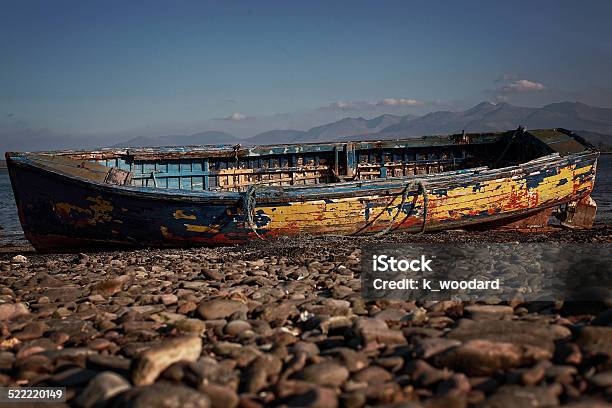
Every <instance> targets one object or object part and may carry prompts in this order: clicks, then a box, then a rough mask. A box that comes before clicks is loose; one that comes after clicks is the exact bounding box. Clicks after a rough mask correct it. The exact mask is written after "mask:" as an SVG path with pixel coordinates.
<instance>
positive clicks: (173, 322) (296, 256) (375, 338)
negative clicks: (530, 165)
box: [0, 224, 612, 408]
mask: <svg viewBox="0 0 612 408" xmlns="http://www.w3.org/2000/svg"><path fill="white" fill-rule="evenodd" d="M547 241H548V242H551V241H555V242H567V243H568V244H570V245H571V244H572V243H576V242H601V243H610V242H612V225H610V224H606V225H602V226H600V227H597V228H594V229H592V230H586V231H567V230H558V231H554V232H550V233H536V232H532V233H515V232H511V231H505V232H504V231H488V232H465V231H457V230H455V231H446V232H441V233H431V234H424V235H406V234H402V235H401V236H397V235H389V236H384V237H382V238H376V237H364V238H359V239H351V238H342V237H321V238H312V237H292V238H279V239H276V240H274V241H253V242H251V243H249V244H247V245H243V246H232V247H218V248H188V249H142V250H137V251H133V250H129V251H114V252H92V253H87V254H44V255H42V254H36V253H29V254H25V255H26V256H16V257H13V254H7V253H5V254H0V270H1V271H2V273H1V274H0V290H1V291H2V293H3V301H4V303H3V304H1V305H0V312H1V313H3V317H4V322H5V324H4V326H3V327H4V329H3V332H2V333H1V335H0V337H1V339H0V340H1V344H2V348H3V351H2V353H1V357H2V358H1V359H0V360H1V361H0V363H2V371H3V372H2V375H1V376H0V382H1V384H2V386H15V385H16V384H20V385H21V386H40V387H42V386H55V387H58V386H65V387H67V397H68V398H67V399H68V401H67V403H68V405H70V406H76V405H83V404H84V402H85V401H88V402H87V403H88V404H90V403H91V404H90V405H88V406H94V405H95V404H94V402H96V401H97V399H100V398H101V399H106V398H109V397H106V394H105V390H107V388H106V384H113V386H115V385H120V386H121V387H120V391H118V392H117V393H116V394H114V395H113V396H112V399H111V400H109V401H105V403H106V406H131V405H130V403H131V402H132V401H134V400H137V401H141V402H142V401H147V403H144V402H142V404H140V405H142V406H156V405H155V404H154V402H155V401H157V400H166V399H168V398H170V397H173V398H174V397H175V398H178V399H181V400H182V401H192V402H193V401H197V404H196V403H194V406H202V407H208V406H212V407H213V408H214V407H226V406H227V407H238V406H242V407H247V406H248V407H261V408H263V407H265V406H318V407H338V406H343V407H345V406H350V407H363V406H366V405H368V406H379V405H384V404H390V405H388V406H395V405H392V404H401V403H405V404H408V406H410V407H414V408H433V407H447V406H453V407H466V406H470V407H472V406H515V405H516V401H517V400H525V401H529V403H530V404H532V405H534V406H535V405H538V406H557V405H559V404H566V403H577V404H584V405H576V406H594V405H589V404H594V402H595V401H596V402H603V401H605V400H606V399H607V398H608V397H609V396H610V383H609V380H607V379H608V378H609V377H608V375H609V371H606V370H609V363H604V361H610V359H611V358H612V352H611V350H612V327H608V326H609V325H610V324H611V323H612V320H610V319H611V317H612V315H611V314H610V307H609V306H610V305H609V304H605V303H602V302H599V303H597V302H582V303H570V302H566V303H564V302H561V301H557V302H523V301H520V300H518V299H517V300H516V301H514V300H513V301H511V302H502V301H500V300H499V299H495V298H491V299H488V300H487V302H479V303H474V302H459V301H442V302H414V301H401V300H394V299H381V300H376V301H368V300H364V299H363V297H362V293H361V284H362V283H361V260H360V257H361V249H360V248H364V247H366V246H367V245H369V244H372V243H396V244H402V245H405V244H409V243H411V242H418V243H432V244H433V243H439V242H461V243H474V244H479V243H485V242H547ZM20 255H21V254H20ZM177 350H180V352H177ZM606 364H607V365H606ZM209 402H210V404H209ZM483 404H484V405H483ZM140 405H139V406H140Z"/></svg>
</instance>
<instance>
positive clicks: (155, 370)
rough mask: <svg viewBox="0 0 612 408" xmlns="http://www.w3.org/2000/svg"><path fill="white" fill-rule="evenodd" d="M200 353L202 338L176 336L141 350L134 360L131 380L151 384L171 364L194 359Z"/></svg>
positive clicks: (139, 383) (136, 383)
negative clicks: (143, 350)
mask: <svg viewBox="0 0 612 408" xmlns="http://www.w3.org/2000/svg"><path fill="white" fill-rule="evenodd" d="M201 353H202V340H201V339H200V338H199V337H195V336H186V337H177V338H174V339H171V340H166V341H165V342H163V343H162V344H161V345H158V346H156V347H153V348H151V349H149V350H147V351H145V352H143V353H142V354H141V355H140V356H139V358H138V359H137V360H136V361H135V364H134V368H133V370H132V382H133V383H134V384H135V385H146V384H151V383H153V382H154V381H155V379H156V378H157V377H158V376H159V374H161V372H162V371H164V370H165V369H166V368H167V367H169V366H170V365H171V364H173V363H176V362H177V361H195V360H197V359H198V358H199V357H200V354H201Z"/></svg>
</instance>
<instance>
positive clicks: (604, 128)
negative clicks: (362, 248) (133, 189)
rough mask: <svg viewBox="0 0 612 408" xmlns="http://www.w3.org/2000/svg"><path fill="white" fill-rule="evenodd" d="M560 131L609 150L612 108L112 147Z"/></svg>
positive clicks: (487, 110) (354, 123)
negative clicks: (568, 131) (522, 128)
mask: <svg viewBox="0 0 612 408" xmlns="http://www.w3.org/2000/svg"><path fill="white" fill-rule="evenodd" d="M519 125H524V126H527V128H528V129H539V128H554V127H561V128H566V129H571V130H575V131H584V133H583V134H584V136H585V137H587V138H588V139H589V140H591V142H592V143H594V144H603V145H607V146H610V145H612V136H611V135H612V108H597V107H593V106H589V105H586V104H583V103H580V102H560V103H552V104H549V105H546V106H543V107H541V108H528V107H522V106H514V105H510V104H508V103H498V104H494V103H490V102H482V103H479V104H478V105H476V106H474V107H472V108H470V109H468V110H465V111H459V112H451V111H438V112H432V113H428V114H426V115H423V116H414V115H405V116H398V115H381V116H378V117H375V118H373V119H364V118H344V119H341V120H339V121H336V122H332V123H328V124H325V125H322V126H317V127H313V128H311V129H309V130H307V131H302V130H270V131H267V132H263V133H259V134H257V135H255V136H252V137H249V138H242V139H241V138H237V137H235V136H233V135H231V134H229V133H225V132H217V131H207V132H202V133H196V134H193V135H169V136H159V137H137V138H134V139H130V140H128V141H126V142H122V143H119V144H117V145H115V146H114V147H145V146H151V147H154V146H171V145H200V144H225V143H228V144H234V143H240V144H243V145H258V144H284V143H311V142H326V141H345V140H366V139H370V140H381V139H396V138H403V137H416V136H423V135H434V134H449V133H458V132H461V131H462V130H465V131H468V132H486V131H499V130H508V129H514V128H516V127H518V126H519Z"/></svg>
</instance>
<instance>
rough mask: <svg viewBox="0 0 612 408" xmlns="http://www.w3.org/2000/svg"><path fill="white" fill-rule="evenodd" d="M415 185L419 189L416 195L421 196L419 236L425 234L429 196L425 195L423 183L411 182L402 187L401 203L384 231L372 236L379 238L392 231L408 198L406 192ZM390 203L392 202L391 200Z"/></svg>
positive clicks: (425, 190)
mask: <svg viewBox="0 0 612 408" xmlns="http://www.w3.org/2000/svg"><path fill="white" fill-rule="evenodd" d="M415 184H416V185H417V186H418V188H419V189H418V194H423V224H422V225H421V231H420V232H419V234H422V233H424V232H425V230H426V228H427V208H428V205H429V196H428V195H427V189H426V188H425V184H424V183H423V181H422V180H414V181H413V182H411V183H408V184H406V187H404V189H403V190H402V201H401V203H400V205H399V207H398V209H397V212H396V213H395V215H394V216H393V217H391V220H389V225H387V227H385V229H384V230H382V231H379V232H377V233H376V234H374V236H375V237H381V236H383V235H385V234H387V233H388V232H389V231H391V230H392V229H393V226H394V224H395V221H396V220H397V217H398V216H399V214H400V213H401V212H402V210H403V209H404V204H406V199H407V198H408V192H409V191H410V190H411V189H412V187H414V185H415ZM391 202H393V200H392V201H391ZM383 211H384V210H383Z"/></svg>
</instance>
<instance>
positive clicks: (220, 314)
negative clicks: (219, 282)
mask: <svg viewBox="0 0 612 408" xmlns="http://www.w3.org/2000/svg"><path fill="white" fill-rule="evenodd" d="M248 310H249V309H248V307H247V305H245V304H244V303H242V302H239V301H237V300H231V299H213V300H207V301H204V302H202V303H200V305H199V306H198V314H199V315H200V316H201V317H202V318H203V319H204V320H216V319H225V318H227V317H229V316H231V315H232V314H234V313H236V312H244V313H246V312H247V311H248Z"/></svg>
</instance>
